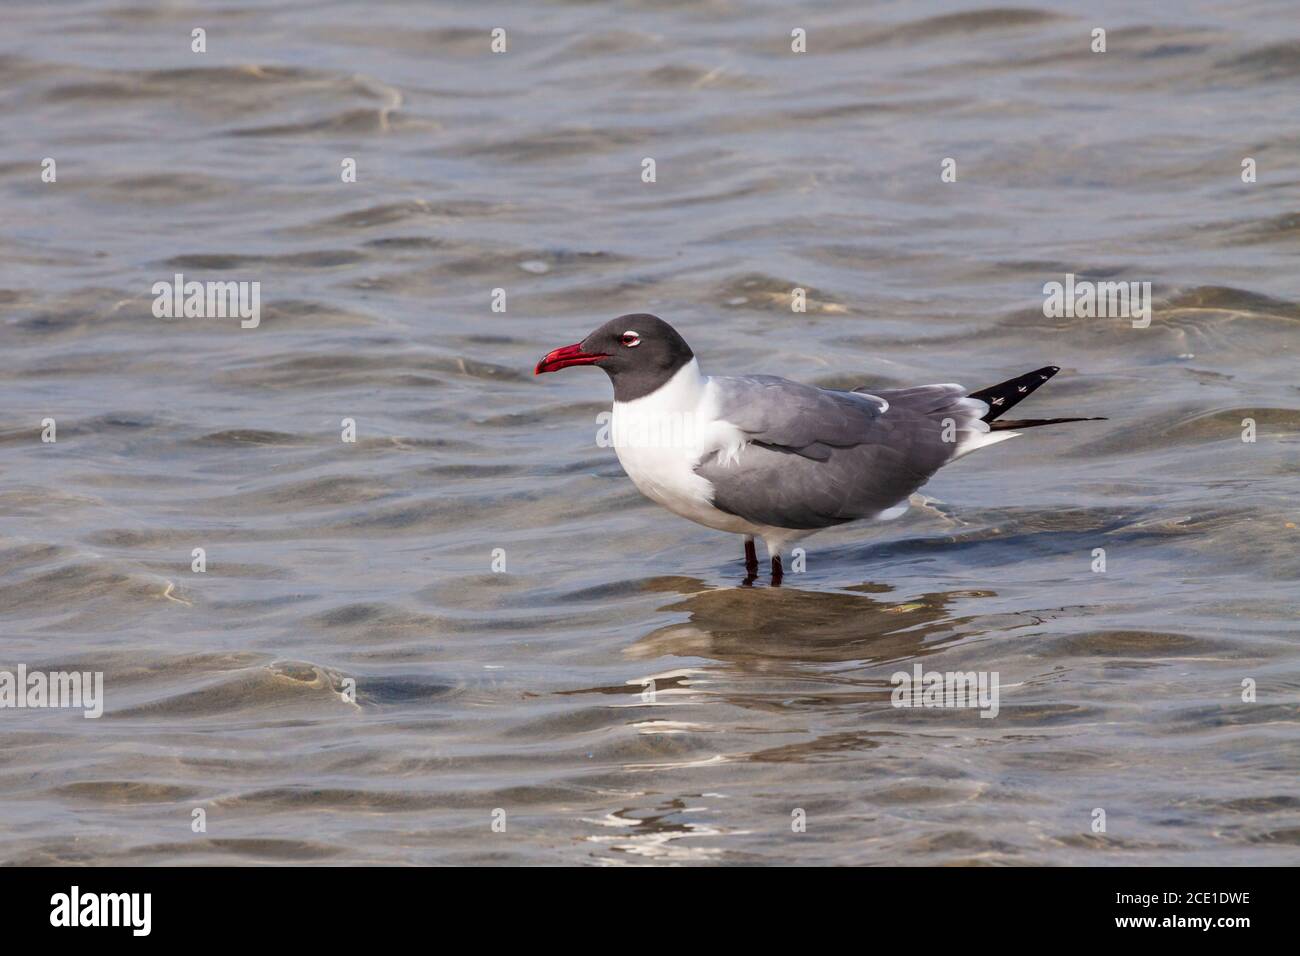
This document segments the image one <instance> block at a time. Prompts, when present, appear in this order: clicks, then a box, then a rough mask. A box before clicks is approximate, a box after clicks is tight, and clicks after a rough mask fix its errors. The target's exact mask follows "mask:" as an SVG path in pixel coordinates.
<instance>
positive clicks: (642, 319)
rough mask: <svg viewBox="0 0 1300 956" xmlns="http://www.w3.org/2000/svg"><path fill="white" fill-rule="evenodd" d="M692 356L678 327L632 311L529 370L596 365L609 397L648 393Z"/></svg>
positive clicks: (629, 397)
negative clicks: (604, 376) (609, 388)
mask: <svg viewBox="0 0 1300 956" xmlns="http://www.w3.org/2000/svg"><path fill="white" fill-rule="evenodd" d="M694 357H695V353H694V352H692V351H691V347H690V346H689V345H687V344H686V340H685V339H683V338H682V337H681V336H680V335H678V334H677V330H676V329H674V328H673V327H672V326H671V325H669V324H668V323H667V322H665V321H664V320H663V319H661V318H659V317H658V316H654V315H649V314H647V313H644V312H637V313H633V314H631V315H620V316H619V317H618V318H617V319H610V320H609V321H608V322H606V323H605V324H604V325H602V326H601V327H600V328H598V329H596V330H595V331H594V332H592V333H591V334H590V335H588V336H587V337H586V338H585V339H583V340H582V341H581V342H578V343H577V344H576V345H566V346H564V347H563V348H558V349H555V350H554V351H551V352H548V353H547V354H546V355H545V356H544V357H543V358H542V360H541V361H540V362H538V363H537V368H536V369H534V374H536V375H541V374H542V373H543V372H557V371H559V370H560V369H562V368H568V367H569V366H570V365H596V366H599V367H600V368H602V369H604V370H605V373H606V374H607V375H609V380H610V381H611V382H613V383H614V398H615V400H617V401H622V402H627V401H632V400H633V399H636V398H640V397H641V396H643V395H649V394H650V393H651V392H653V391H655V390H656V389H657V388H659V386H660V385H662V384H664V382H666V381H668V379H670V378H672V377H673V375H675V374H676V373H677V371H678V369H680V368H681V367H682V366H684V365H686V364H687V363H688V362H690V360H691V359H693V358H694Z"/></svg>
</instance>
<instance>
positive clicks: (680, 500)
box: [610, 359, 753, 534]
mask: <svg viewBox="0 0 1300 956" xmlns="http://www.w3.org/2000/svg"><path fill="white" fill-rule="evenodd" d="M716 410H717V402H716V399H715V397H714V395H713V389H712V386H711V384H710V382H709V379H708V377H707V376H704V375H702V374H701V373H700V368H699V365H698V364H697V363H696V361H695V359H691V361H690V362H689V363H687V364H686V365H684V366H682V368H681V369H680V370H678V372H677V374H675V375H674V376H673V377H672V378H671V379H669V380H668V382H666V383H665V384H664V385H662V386H661V387H660V388H658V389H657V390H656V391H654V392H652V393H651V394H649V395H645V396H643V397H641V398H638V399H634V400H633V401H630V402H615V403H614V413H613V417H612V418H611V420H610V428H611V432H612V434H611V436H610V437H611V440H612V442H613V445H614V450H615V452H616V453H617V454H618V460H619V463H620V464H622V466H623V470H624V471H626V472H627V476H628V477H629V478H631V479H632V483H633V484H635V485H636V486H637V488H638V489H639V490H640V492H641V493H642V494H643V495H645V496H646V497H647V498H649V499H650V500H652V501H655V502H657V503H659V504H661V505H663V506H664V507H665V508H667V509H668V510H669V511H672V512H674V513H675V514H679V515H681V516H682V517H683V518H689V519H691V520H692V521H697V522H699V523H700V524H702V525H706V526H707V527H710V528H717V529H718V530H720V531H735V532H737V533H742V534H743V533H752V532H753V526H752V525H750V524H749V523H748V522H746V521H744V520H743V519H741V518H737V517H736V516H735V515H730V514H727V513H726V512H725V511H719V510H718V509H717V508H715V507H713V504H712V501H713V486H712V485H711V484H709V482H708V481H706V480H705V479H704V478H701V477H700V476H699V475H697V474H696V473H695V466H696V465H697V464H699V462H700V461H702V460H703V459H704V458H705V457H707V456H710V455H718V454H721V455H722V456H723V457H724V458H728V459H734V458H735V456H736V455H737V454H739V452H740V449H741V448H743V447H744V444H745V436H744V433H743V432H741V431H740V430H739V429H738V428H736V427H735V426H734V425H731V424H729V423H727V422H724V421H721V420H719V419H718V418H717V414H716Z"/></svg>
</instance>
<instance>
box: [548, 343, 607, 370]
mask: <svg viewBox="0 0 1300 956" xmlns="http://www.w3.org/2000/svg"><path fill="white" fill-rule="evenodd" d="M603 358H609V356H608V355H606V354H605V353H603V352H594V353H593V352H584V351H583V350H582V346H581V345H566V346H564V348H560V349H556V350H555V351H553V352H547V353H546V355H545V356H543V358H542V360H541V361H540V362H538V363H537V368H535V369H533V374H534V375H541V374H542V373H543V372H556V371H559V370H560V369H562V368H568V367H569V366H570V365H590V364H591V363H592V362H599V361H600V360H601V359H603Z"/></svg>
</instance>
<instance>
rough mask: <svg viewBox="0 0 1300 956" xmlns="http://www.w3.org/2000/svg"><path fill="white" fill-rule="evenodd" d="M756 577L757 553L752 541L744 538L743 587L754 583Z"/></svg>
mask: <svg viewBox="0 0 1300 956" xmlns="http://www.w3.org/2000/svg"><path fill="white" fill-rule="evenodd" d="M757 577H758V552H757V551H755V550H754V539H753V538H751V537H749V536H748V535H746V536H745V581H744V585H745V587H748V586H749V585H751V584H753V583H754V580H755V579H756V578H757Z"/></svg>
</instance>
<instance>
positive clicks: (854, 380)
mask: <svg viewBox="0 0 1300 956" xmlns="http://www.w3.org/2000/svg"><path fill="white" fill-rule="evenodd" d="M1078 10H1079V5H1077V4H1067V3H1041V2H1034V3H1031V5H1028V6H1023V7H1017V8H1014V9H1007V8H997V9H994V8H991V7H986V6H981V5H980V4H978V3H966V4H961V3H883V4H856V3H849V2H818V3H816V4H807V5H805V7H804V8H803V9H792V5H790V4H785V3H775V2H772V3H749V2H746V3H740V2H732V3H724V2H713V3H701V4H684V3H683V4H673V3H650V2H646V3H621V4H610V5H592V4H586V3H572V4H570V3H561V2H555V3H546V4H541V3H538V4H518V5H514V6H507V5H502V4H486V3H485V4H473V5H469V4H466V5H460V4H456V5H453V4H445V5H440V6H434V5H429V4H424V3H414V2H412V3H356V4H351V3H281V4H277V5H275V6H274V7H273V8H272V6H271V5H269V4H268V5H263V4H204V5H202V6H201V7H200V6H190V5H186V4H175V5H172V4H166V5H161V4H160V5H155V4H146V3H138V4H136V3H129V2H126V3H123V2H114V0H87V2H72V3H61V4H26V5H14V4H6V5H4V7H3V9H0V24H2V25H3V29H0V116H2V117H3V119H0V129H2V130H3V136H2V137H0V214H2V218H0V222H2V223H3V227H2V228H0V317H2V318H3V323H2V324H0V667H3V668H10V669H12V668H15V667H17V665H19V664H24V665H26V666H27V667H28V668H31V669H46V670H59V669H70V668H80V669H85V670H98V671H103V672H104V674H105V681H106V696H107V706H106V712H105V714H104V716H103V717H102V718H100V719H99V720H84V719H82V717H81V716H80V714H79V713H76V712H69V711H66V710H64V711H16V710H4V711H0V860H3V861H7V862H11V863H67V862H74V863H131V864H178V863H179V864H199V863H280V862H292V863H297V862H322V863H329V864H354V863H497V862H509V863H525V864H538V863H595V864H618V863H632V864H635V863H642V862H656V861H663V862H683V863H691V862H720V863H872V864H935V863H1012V864H1103V865H1109V864H1132V863H1153V862H1161V863H1175V864H1182V863H1187V864H1191V863H1199V864H1227V865H1233V864H1245V863H1264V864H1283V863H1296V862H1297V861H1300V853H1297V847H1298V846H1300V786H1298V785H1297V779H1300V774H1298V771H1300V734H1297V718H1298V717H1300V713H1298V707H1297V699H1298V697H1300V667H1298V666H1297V657H1296V625H1295V620H1296V600H1295V598H1296V594H1297V587H1296V578H1297V571H1298V570H1300V560H1298V559H1297V551H1296V543H1297V540H1298V538H1300V530H1298V529H1297V522H1298V521H1300V519H1298V518H1297V516H1296V511H1295V503H1296V492H1297V481H1296V452H1297V448H1298V447H1300V445H1298V443H1297V440H1298V438H1300V395H1298V394H1297V386H1296V381H1297V378H1296V369H1297V364H1296V349H1295V346H1296V343H1297V332H1298V330H1300V306H1298V305H1297V302H1298V301H1300V279H1298V278H1297V276H1298V275H1300V270H1298V269H1297V254H1298V253H1300V191H1298V187H1300V161H1298V160H1297V157H1298V156H1300V91H1298V90H1297V84H1298V83H1300V11H1298V10H1297V8H1296V7H1295V6H1294V4H1291V3H1289V2H1287V3H1283V2H1247V3H1239V2H1228V0H1212V2H1193V3H1172V2H1171V3H1167V4H1161V3H1138V4H1132V3H1118V2H1116V3H1102V4H1098V5H1096V7H1095V8H1094V10H1093V11H1092V12H1090V13H1088V14H1087V15H1082V14H1080V13H1079V12H1078ZM194 27H203V28H204V29H206V31H207V52H206V53H204V54H196V53H193V52H191V50H190V31H191V30H192V29H193V28H194ZM493 27H504V28H505V29H506V31H507V37H508V44H509V47H508V52H507V53H505V54H495V55H494V54H492V53H491V52H490V50H489V43H490V36H489V34H490V31H491V29H492V28H493ZM1095 27H1104V28H1106V29H1107V52H1105V53H1104V54H1098V53H1093V52H1091V51H1090V49H1089V46H1090V43H1091V31H1092V30H1093V28H1095ZM794 28H803V29H805V30H807V31H808V48H809V52H808V53H806V54H802V55H800V54H794V53H792V52H791V51H790V32H791V30H792V29H794ZM45 157H50V158H53V159H55V160H56V162H57V181H56V182H54V183H43V182H42V181H41V177H40V171H41V170H40V164H41V160H42V159H43V158H45ZM349 157H350V158H353V159H355V160H356V163H357V169H358V181H357V182H356V183H344V182H342V181H341V176H340V164H341V163H342V161H343V160H344V158H349ZM645 157H652V158H654V159H655V160H656V163H657V182H655V183H653V184H646V183H643V182H642V181H641V162H642V159H643V158H645ZM1246 157H1250V158H1253V159H1254V160H1255V161H1256V164H1257V169H1258V181H1257V182H1255V183H1250V184H1247V183H1243V182H1242V178H1241V164H1242V160H1243V159H1244V158H1246ZM944 158H953V159H955V160H956V163H957V172H958V178H957V182H955V183H947V184H945V183H941V182H940V163H941V161H942V160H943V159H944ZM178 272H179V273H183V274H184V275H185V277H186V278H187V279H200V280H208V279H211V280H256V281H259V282H260V283H261V295H262V321H261V325H260V327H258V328H256V329H241V328H240V326H239V323H238V321H237V320H232V319H193V318H192V319H175V320H168V319H157V318H154V316H153V314H152V302H153V294H152V292H151V287H152V285H153V283H155V282H157V281H159V280H166V279H169V278H170V277H171V276H172V275H173V274H175V273H178ZM1066 273H1074V274H1076V275H1078V276H1080V277H1087V278H1092V279H1124V280H1132V281H1149V282H1151V283H1152V284H1153V292H1154V298H1155V309H1154V315H1153V319H1152V322H1151V325H1150V327H1149V328H1147V329H1135V328H1133V327H1132V324H1131V323H1130V322H1129V321H1128V320H1127V319H1115V318H1107V319H1097V318H1087V319H1085V318H1069V319H1066V318H1062V319H1048V318H1044V316H1043V311H1042V302H1043V294H1042V287H1043V285H1044V283H1046V282H1050V281H1060V280H1063V278H1064V276H1065V274H1066ZM796 286H799V287H803V288H805V289H807V290H808V297H809V304H808V311H807V313H806V314H796V313H793V312H792V311H791V309H790V290H791V289H792V288H794V287H796ZM497 288H500V289H504V290H506V294H507V311H506V312H505V313H499V312H493V311H492V308H491V305H492V290H493V289H497ZM631 311H653V312H656V313H657V314H660V315H662V316H664V317H665V318H667V319H669V320H670V321H672V322H673V323H674V324H675V325H677V327H678V328H679V329H681V330H682V331H683V332H684V334H685V335H686V336H687V338H688V339H689V340H690V342H691V343H692V345H693V346H694V348H695V350H696V352H697V353H698V354H699V355H700V356H701V361H702V362H703V364H704V365H705V368H706V369H707V370H711V371H715V372H772V373H780V374H785V375H788V376H790V377H793V378H797V379H801V380H804V381H810V382H816V383H820V384H824V385H837V386H851V385H858V384H876V385H881V386H885V387H888V386H897V385H904V384H920V383H927V382H949V381H959V382H962V383H964V384H966V385H967V386H970V387H972V388H975V387H979V386H983V385H988V384H991V383H993V382H996V381H1000V380H1002V379H1004V378H1008V377H1010V376H1012V375H1015V374H1018V373H1020V372H1023V371H1026V370H1028V369H1032V368H1035V367H1038V366H1041V365H1045V364H1049V363H1052V364H1057V365H1060V366H1061V367H1062V372H1061V374H1060V375H1059V376H1058V377H1057V379H1056V380H1054V381H1053V382H1052V383H1051V385H1050V386H1049V387H1047V388H1045V389H1044V390H1043V391H1042V392H1040V393H1039V394H1038V395H1036V396H1035V397H1034V398H1033V400H1032V401H1031V402H1030V403H1029V404H1028V405H1027V406H1026V412H1027V413H1028V412H1029V410H1030V409H1032V413H1033V414H1034V415H1036V416H1048V415H1071V414H1074V415H1079V414H1082V415H1106V416H1109V419H1110V420H1109V421H1107V422H1100V423H1087V424H1081V425H1071V426H1063V427H1060V428H1054V429H1042V430H1038V431H1035V432H1032V433H1029V434H1026V435H1025V437H1023V438H1021V439H1017V440H1015V441H1012V442H1009V443H1006V444H1002V445H999V446H997V447H996V448H993V449H989V450H986V451H982V452H980V453H978V454H975V455H972V456H970V457H968V458H966V459H964V460H962V461H961V462H958V463H956V464H954V465H952V466H951V467H949V468H946V469H945V470H943V471H942V472H941V473H940V474H939V475H938V476H937V477H936V478H935V479H934V480H933V481H932V482H931V483H930V484H929V485H928V486H927V487H926V489H925V493H926V495H927V496H928V498H929V499H930V501H929V503H927V504H924V506H921V507H915V508H913V509H912V510H911V512H910V513H909V514H907V515H906V516H904V517H903V518H901V519H899V520H897V521H894V522H891V523H887V524H875V525H866V526H860V527H859V526H854V527H849V528H841V529H838V530H835V531H832V532H827V533H825V534H822V535H819V536H817V537H815V538H812V539H810V540H809V541H808V542H807V544H806V548H807V569H806V571H805V572H803V573H802V574H790V575H787V586H786V587H784V588H781V589H779V590H777V589H772V588H769V587H766V586H760V587H756V588H749V589H742V588H740V587H738V584H739V583H740V579H741V577H742V568H741V560H740V559H741V554H740V546H739V541H738V539H736V538H734V537H732V536H728V535H723V534H719V533H716V532H712V531H709V530H706V529H704V528H701V527H698V526H696V525H693V524H690V523H687V522H685V521H683V520H680V519H677V518H674V517H672V516H669V515H667V514H666V513H664V512H661V511H660V510H658V509H657V508H656V507H655V506H654V505H652V504H650V503H649V502H647V501H645V500H643V499H642V498H641V497H640V496H639V495H638V494H637V492H636V491H635V489H634V488H633V487H632V486H631V484H630V482H629V481H628V480H627V479H626V478H625V477H624V476H623V474H622V472H621V470H620V468H619V466H618V463H617V461H616V459H615V458H614V455H613V453H612V451H611V450H609V449H607V448H601V447H598V446H597V444H596V430H597V415H598V414H599V412H600V411H601V410H602V409H605V408H607V407H608V403H609V400H610V390H609V385H608V383H607V381H606V380H605V377H604V376H603V375H601V374H600V373H599V372H596V371H594V370H590V369H579V370H574V371H568V372H565V373H564V374H561V375H552V376H546V377H545V378H534V377H533V376H532V374H531V369H532V365H533V363H534V362H535V361H536V360H537V358H538V357H539V356H540V355H541V354H542V353H543V352H545V351H547V350H549V349H550V348H553V347H555V346H558V345H562V344H566V343H569V342H573V341H577V340H578V339H580V338H582V337H583V335H585V334H586V332H587V331H588V330H590V329H591V328H592V327H594V326H596V325H597V324H599V323H600V322H603V321H604V320H605V319H607V318H609V317H611V316H614V315H617V314H619V313H621V312H631ZM46 418H53V419H55V421H56V423H57V441H56V442H55V443H53V444H50V443H46V442H42V441H41V422H42V420H43V419H46ZM345 418H351V419H353V420H355V422H356V428H357V435H358V437H357V441H356V442H355V443H354V444H353V443H345V442H343V441H341V440H340V432H341V422H342V420H343V419H345ZM1244 419H1253V420H1254V422H1255V423H1256V429H1257V440H1256V441H1254V442H1253V443H1251V442H1244V441H1243V440H1242V433H1243V420H1244ZM197 547H202V548H204V549H205V550H206V554H207V571H206V572H205V573H202V574H198V573H194V572H192V571H191V554H192V551H193V549H194V548H197ZM1097 548H1104V549H1105V555H1106V571H1105V572H1104V573H1096V572H1094V571H1093V570H1092V568H1093V565H1094V550H1095V549H1097ZM494 549H504V558H505V562H506V572H505V573H493V570H492V560H493V552H494ZM918 662H919V663H921V664H922V665H923V666H924V667H925V668H926V669H934V670H941V671H951V670H980V671H996V672H997V673H998V674H999V675H1000V680H1001V707H1000V712H999V714H998V716H997V717H996V718H994V719H982V718H980V717H979V715H978V713H977V712H976V711H972V710H961V711H954V710H935V709H929V710H901V709H897V708H894V707H892V706H891V704H890V691H891V689H892V685H891V684H890V676H891V675H892V674H893V673H894V672H896V671H899V670H909V671H910V670H911V669H912V667H913V666H914V665H915V664H917V663H918ZM1247 679H1249V680H1250V681H1253V682H1254V685H1255V687H1256V689H1257V700H1256V701H1255V702H1253V703H1249V702H1243V700H1242V693H1243V690H1242V683H1243V681H1245V680H1247ZM349 680H353V681H355V683H356V688H357V699H356V701H355V703H353V702H349V701H348V700H347V699H346V696H345V693H343V692H344V691H346V689H347V687H348V686H349V684H348V681H349ZM651 680H653V681H654V688H655V694H654V696H653V699H650V698H649V697H648V696H643V688H644V686H645V685H646V684H647V682H649V681H651ZM196 808H202V809H204V810H205V812H206V815H207V831H206V833H195V832H193V831H192V829H191V818H192V813H193V811H194V810H195V809H196ZM1096 808H1101V809H1103V810H1104V811H1105V814H1106V832H1105V833H1097V832H1094V830H1093V821H1094V816H1095V814H1094V810H1095V809H1096ZM498 809H500V810H503V811H504V812H505V819H506V821H507V825H506V828H505V832H494V831H493V830H492V827H491V824H492V820H493V812H494V811H495V810H498ZM797 810H802V811H803V812H804V814H805V815H806V820H807V829H806V832H803V833H798V832H794V829H793V828H792V815H793V817H794V818H797V816H798V814H796V812H795V811H797ZM499 816H500V815H499V814H498V817H499Z"/></svg>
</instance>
